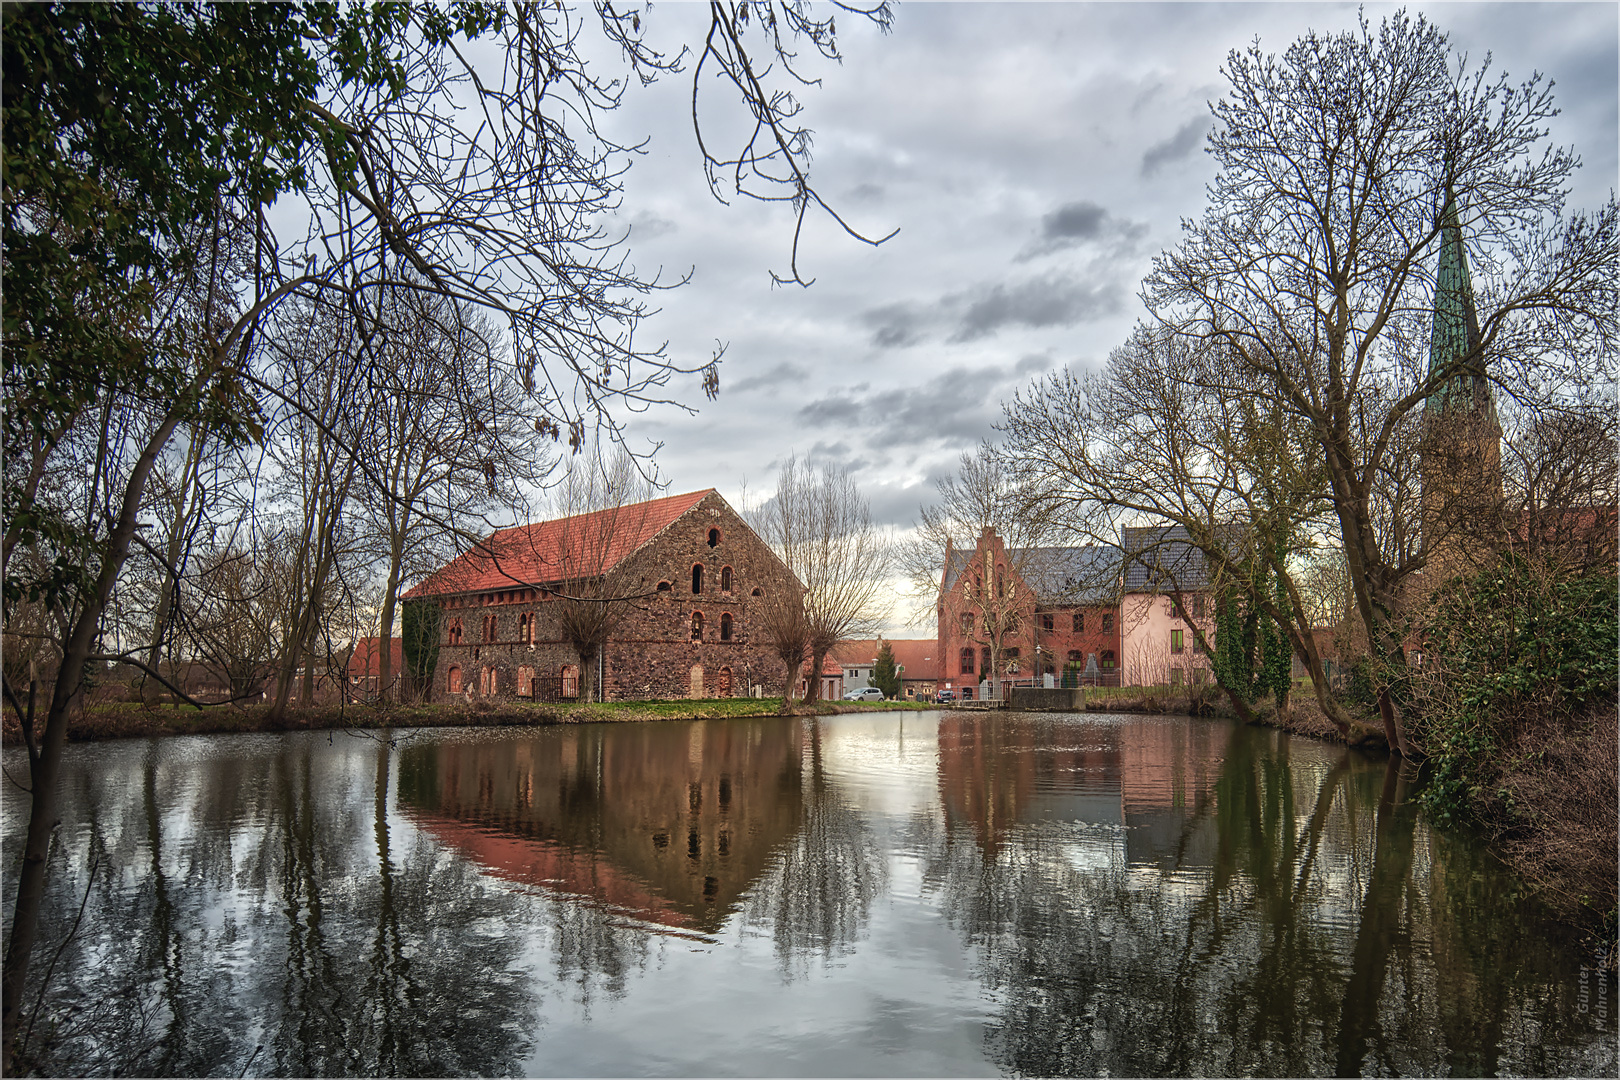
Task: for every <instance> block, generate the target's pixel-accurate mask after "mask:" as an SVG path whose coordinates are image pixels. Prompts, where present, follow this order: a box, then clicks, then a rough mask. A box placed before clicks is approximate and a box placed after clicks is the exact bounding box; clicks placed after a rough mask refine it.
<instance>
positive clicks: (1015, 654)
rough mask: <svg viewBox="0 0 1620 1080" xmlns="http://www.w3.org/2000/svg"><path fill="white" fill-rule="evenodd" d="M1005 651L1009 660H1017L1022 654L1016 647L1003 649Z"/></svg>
mask: <svg viewBox="0 0 1620 1080" xmlns="http://www.w3.org/2000/svg"><path fill="white" fill-rule="evenodd" d="M1005 652H1006V656H1007V659H1009V660H1017V659H1018V658H1019V657H1020V656H1022V655H1023V654H1022V653H1020V652H1019V651H1018V650H1017V649H1007V650H1005Z"/></svg>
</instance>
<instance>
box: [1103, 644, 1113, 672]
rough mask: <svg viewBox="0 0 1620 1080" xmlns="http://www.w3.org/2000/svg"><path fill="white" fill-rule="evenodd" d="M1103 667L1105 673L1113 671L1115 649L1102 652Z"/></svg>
mask: <svg viewBox="0 0 1620 1080" xmlns="http://www.w3.org/2000/svg"><path fill="white" fill-rule="evenodd" d="M1102 666H1103V670H1105V671H1109V670H1112V669H1113V667H1114V650H1113V649H1104V650H1103V651H1102Z"/></svg>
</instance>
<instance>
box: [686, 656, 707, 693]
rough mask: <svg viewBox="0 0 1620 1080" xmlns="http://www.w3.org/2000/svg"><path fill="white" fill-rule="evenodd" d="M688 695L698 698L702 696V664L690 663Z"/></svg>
mask: <svg viewBox="0 0 1620 1080" xmlns="http://www.w3.org/2000/svg"><path fill="white" fill-rule="evenodd" d="M687 696H688V697H692V698H700V697H702V696H703V665H702V664H693V665H692V681H691V685H690V687H689V688H688V692H687Z"/></svg>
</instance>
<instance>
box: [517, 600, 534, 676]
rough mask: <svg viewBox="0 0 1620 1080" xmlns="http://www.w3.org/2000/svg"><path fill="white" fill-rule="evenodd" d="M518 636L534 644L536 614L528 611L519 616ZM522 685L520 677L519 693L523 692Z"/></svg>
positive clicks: (527, 642)
mask: <svg viewBox="0 0 1620 1080" xmlns="http://www.w3.org/2000/svg"><path fill="white" fill-rule="evenodd" d="M518 638H519V640H521V641H522V642H523V644H525V645H533V644H534V616H533V615H530V614H529V613H528V612H527V611H525V612H523V613H522V614H521V615H519V616H518ZM521 686H522V680H521V679H520V680H519V687H520V689H519V690H518V693H520V694H521V693H522V692H523V691H522V689H521Z"/></svg>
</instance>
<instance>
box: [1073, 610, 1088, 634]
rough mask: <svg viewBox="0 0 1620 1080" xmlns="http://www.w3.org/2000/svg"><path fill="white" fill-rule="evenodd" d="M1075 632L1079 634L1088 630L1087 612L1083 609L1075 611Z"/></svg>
mask: <svg viewBox="0 0 1620 1080" xmlns="http://www.w3.org/2000/svg"><path fill="white" fill-rule="evenodd" d="M1074 632H1075V633H1077V634H1083V633H1085V632H1086V613H1085V612H1083V611H1077V612H1075V613H1074Z"/></svg>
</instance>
